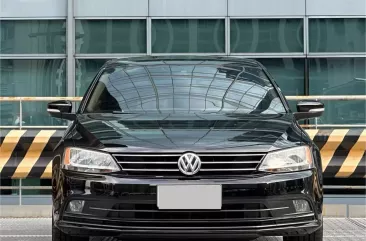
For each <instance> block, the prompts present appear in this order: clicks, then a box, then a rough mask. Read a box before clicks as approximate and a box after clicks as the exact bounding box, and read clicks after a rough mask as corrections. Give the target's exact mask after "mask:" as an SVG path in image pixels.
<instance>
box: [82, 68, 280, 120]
mask: <svg viewBox="0 0 366 241" xmlns="http://www.w3.org/2000/svg"><path fill="white" fill-rule="evenodd" d="M85 112H86V113H123V112H125V113H137V112H158V113H221V112H222V113H244V114H278V113H285V112H286V110H285V108H284V106H283V103H282V102H281V100H280V99H279V97H278V94H277V92H276V91H275V90H274V87H273V85H272V84H271V82H270V81H269V79H268V78H267V76H266V75H265V73H264V72H263V70H262V69H261V68H259V67H258V68H257V67H252V66H248V67H247V66H242V65H237V64H224V65H223V64H218V65H214V64H211V65H203V64H176V63H171V64H169V63H166V62H165V63H164V64H154V65H151V64H150V65H149V64H147V65H143V64H141V65H119V66H115V67H109V68H108V69H106V70H105V71H104V73H103V74H102V75H101V77H100V79H99V80H98V83H97V84H96V86H95V88H94V90H93V92H92V94H91V96H90V98H89V100H88V102H87V105H86V109H85Z"/></svg>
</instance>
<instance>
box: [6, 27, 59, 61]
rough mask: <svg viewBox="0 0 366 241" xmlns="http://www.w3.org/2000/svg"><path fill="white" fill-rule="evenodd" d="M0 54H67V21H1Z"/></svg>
mask: <svg viewBox="0 0 366 241" xmlns="http://www.w3.org/2000/svg"><path fill="white" fill-rule="evenodd" d="M0 29H1V32H0V53H2V54H45V53H49V54H57V53H65V52H66V50H65V46H66V42H65V41H66V39H65V36H66V27H65V20H0Z"/></svg>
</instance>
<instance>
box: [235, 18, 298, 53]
mask: <svg viewBox="0 0 366 241" xmlns="http://www.w3.org/2000/svg"><path fill="white" fill-rule="evenodd" d="M303 36H304V33H303V21H302V19H231V22H230V48H231V52H232V53H288V52H303V51H304V47H303V46H304V44H303V42H304V39H303Z"/></svg>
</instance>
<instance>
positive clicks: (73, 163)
mask: <svg viewBox="0 0 366 241" xmlns="http://www.w3.org/2000/svg"><path fill="white" fill-rule="evenodd" d="M64 168H65V169H67V170H73V171H79V172H90V173H109V172H117V171H120V168H119V167H118V165H117V163H116V162H115V160H114V159H113V157H112V156H111V155H109V154H106V153H103V152H98V151H90V150H85V149H80V148H73V147H69V148H66V150H65V156H64Z"/></svg>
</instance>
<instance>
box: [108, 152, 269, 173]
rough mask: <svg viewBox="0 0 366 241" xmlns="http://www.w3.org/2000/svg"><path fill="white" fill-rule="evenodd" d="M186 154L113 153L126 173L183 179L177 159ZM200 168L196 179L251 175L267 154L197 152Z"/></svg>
mask: <svg viewBox="0 0 366 241" xmlns="http://www.w3.org/2000/svg"><path fill="white" fill-rule="evenodd" d="M183 154H184V153H169V154H159V153H141V154H138V153H118V154H114V155H113V156H114V158H116V160H117V162H118V164H119V165H120V166H121V167H122V170H123V171H124V172H127V173H128V174H132V175H148V176H149V175H151V176H181V175H183V174H182V173H181V172H180V171H179V168H178V159H179V157H180V156H182V155H183ZM196 154H197V155H198V156H199V157H200V159H201V169H200V171H199V172H198V173H197V174H195V176H209V175H225V176H230V175H238V174H251V173H253V172H254V171H255V170H257V167H258V165H259V164H260V162H261V161H262V159H263V157H264V156H265V154H264V153H261V154H259V153H235V154H234V153H228V154H224V153H196Z"/></svg>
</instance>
